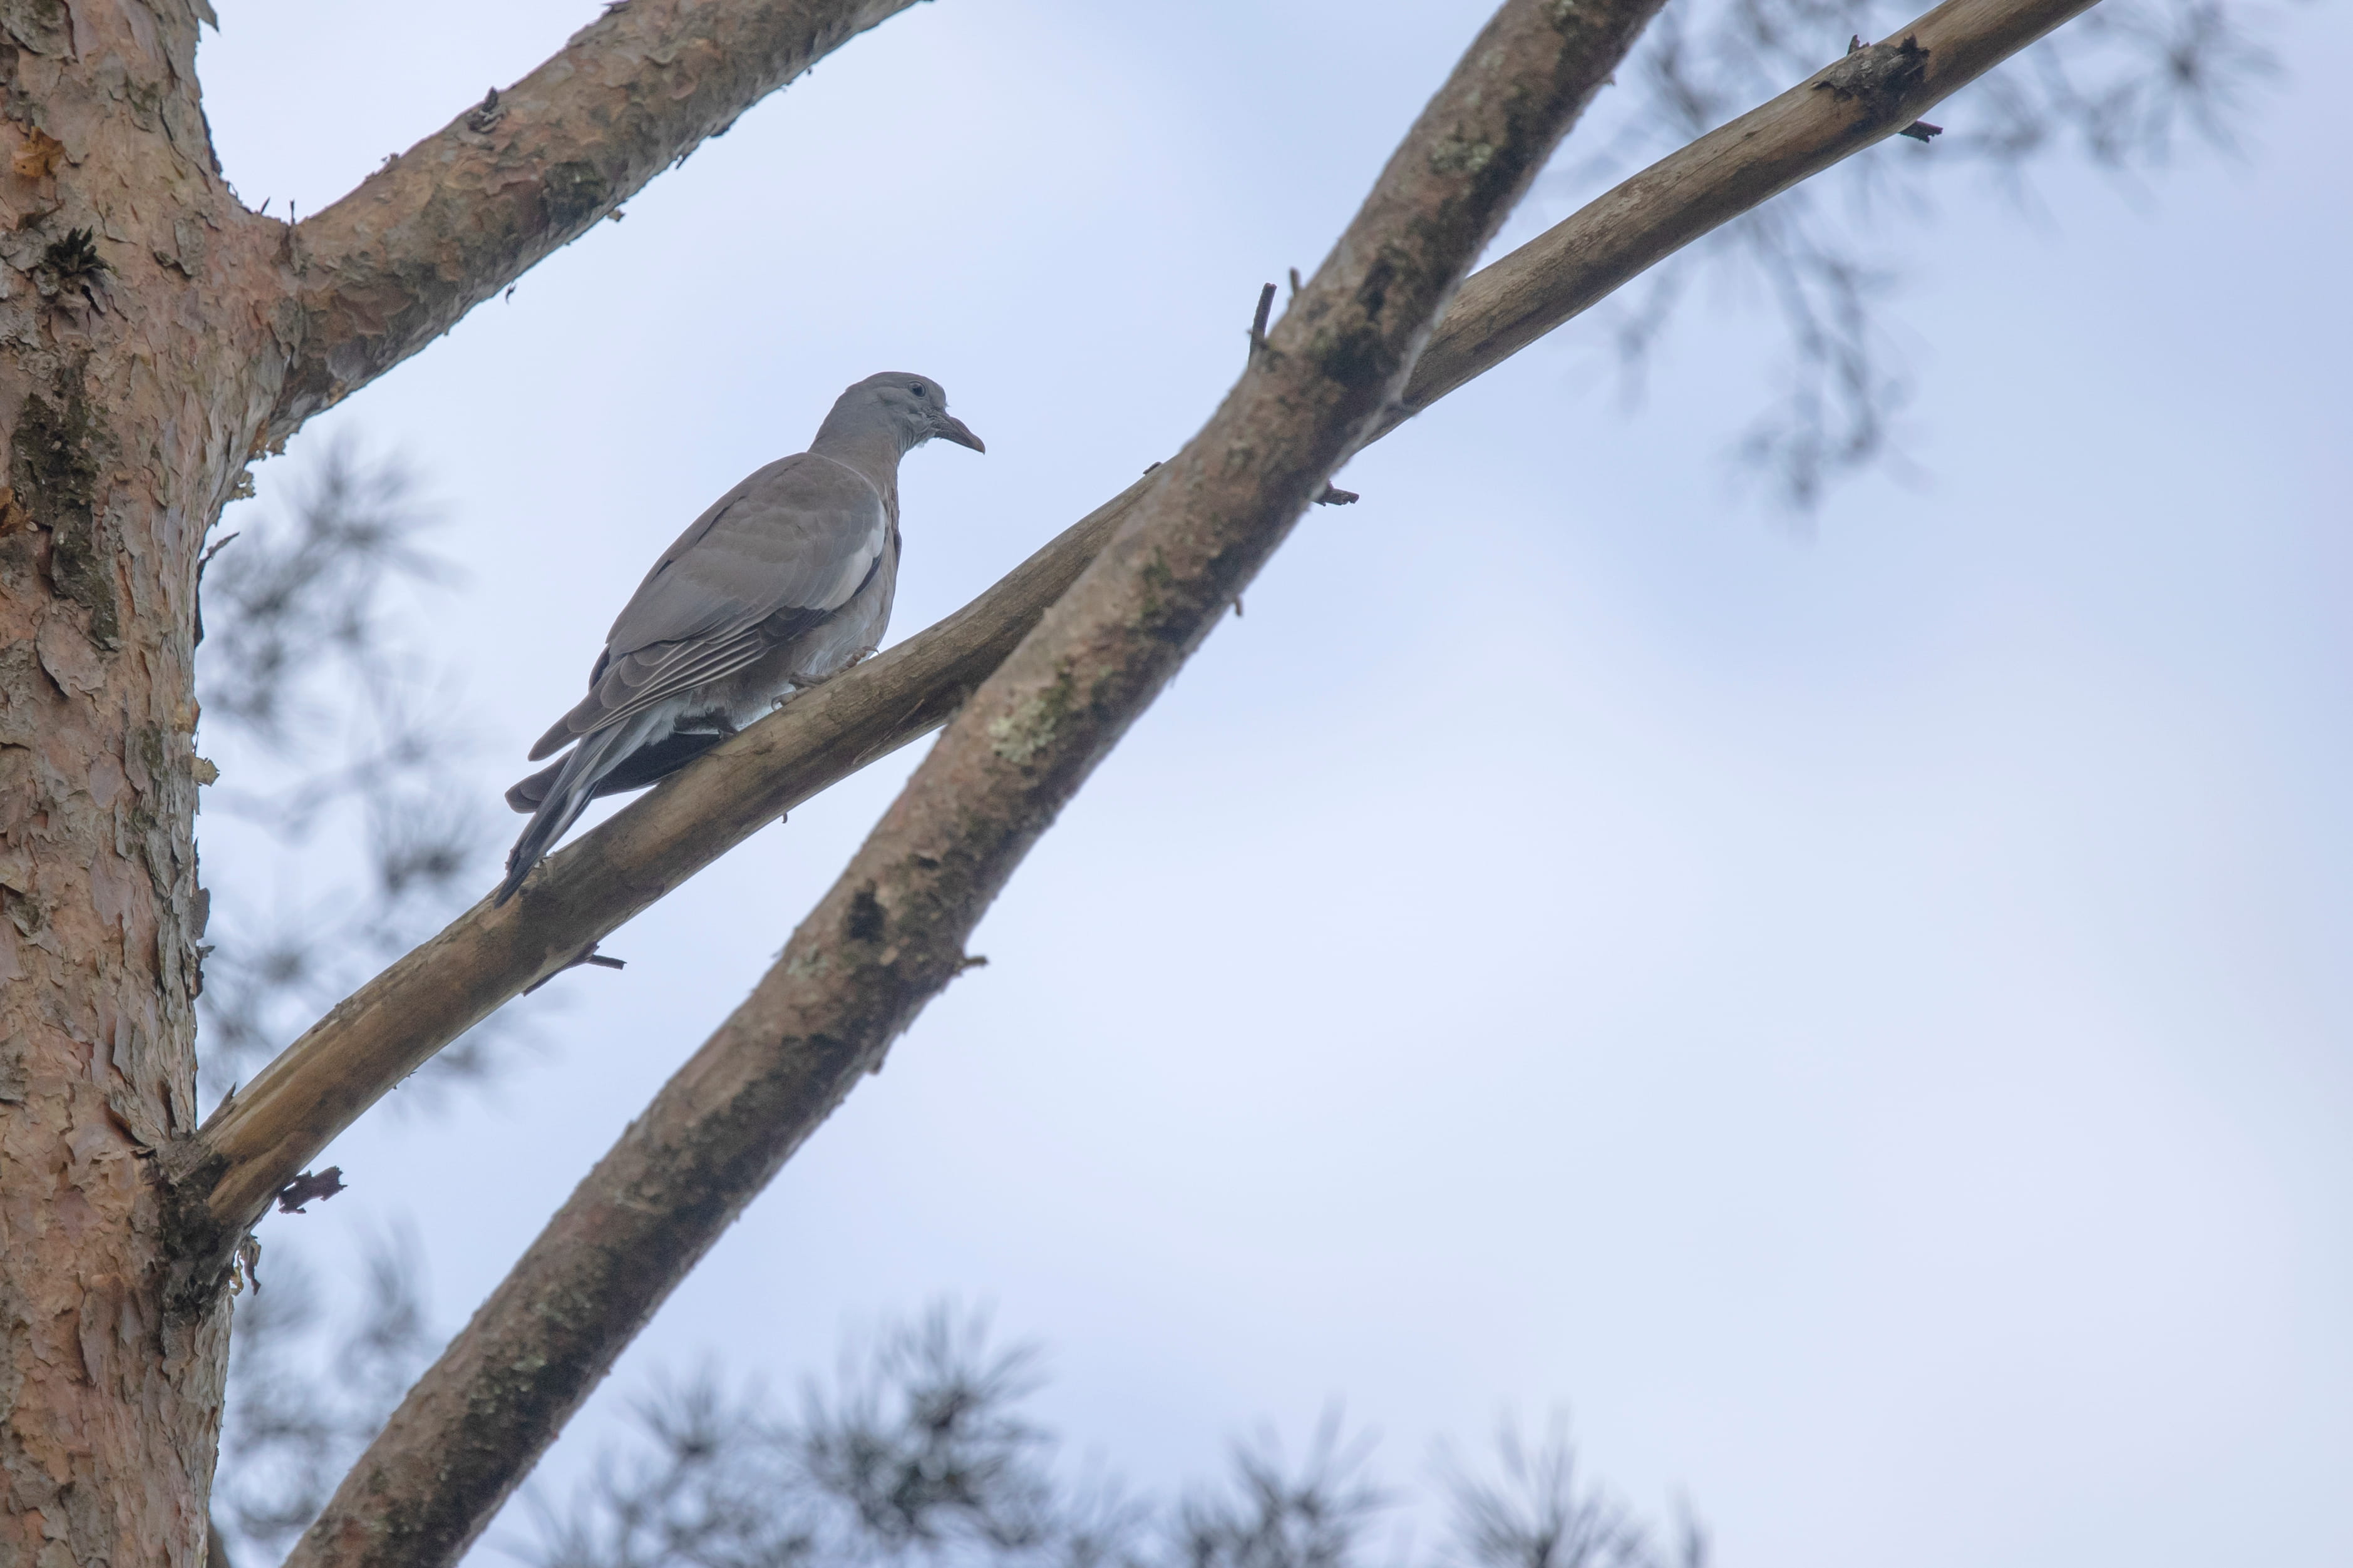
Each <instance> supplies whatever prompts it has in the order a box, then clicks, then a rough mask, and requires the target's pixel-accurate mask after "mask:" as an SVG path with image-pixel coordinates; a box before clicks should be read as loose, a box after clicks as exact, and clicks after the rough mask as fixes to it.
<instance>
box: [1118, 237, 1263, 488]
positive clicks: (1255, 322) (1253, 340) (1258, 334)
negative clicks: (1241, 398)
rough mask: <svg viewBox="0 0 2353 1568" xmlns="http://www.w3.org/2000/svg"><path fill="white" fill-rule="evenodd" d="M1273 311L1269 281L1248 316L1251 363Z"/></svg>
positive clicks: (1257, 352)
mask: <svg viewBox="0 0 2353 1568" xmlns="http://www.w3.org/2000/svg"><path fill="white" fill-rule="evenodd" d="M1273 313H1274V285H1273V284H1271V283H1270V284H1268V285H1267V286H1266V287H1265V288H1263V289H1260V290H1259V291H1258V313H1257V314H1256V315H1253V316H1252V317H1250V362H1251V363H1257V361H1258V354H1259V351H1260V350H1261V349H1262V348H1264V347H1266V323H1267V318H1268V317H1270V316H1271V315H1272V314H1273ZM1147 471H1149V470H1147Z"/></svg>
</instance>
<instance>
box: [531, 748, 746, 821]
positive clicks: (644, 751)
mask: <svg viewBox="0 0 2353 1568" xmlns="http://www.w3.org/2000/svg"><path fill="white" fill-rule="evenodd" d="M732 733H733V731H717V730H708V731H705V730H673V731H670V733H669V734H667V735H663V736H661V737H659V739H657V740H651V741H648V742H646V743H645V744H644V745H642V746H639V747H638V749H637V750H636V751H634V752H630V753H629V754H628V756H626V757H622V758H619V759H617V760H616V761H615V762H614V763H613V765H612V767H611V768H610V769H608V770H607V772H606V773H605V776H604V777H602V778H600V779H598V780H597V781H596V787H595V788H594V789H591V790H590V791H589V792H588V794H589V798H591V799H593V800H602V799H604V798H605V797H606V796H607V795H626V794H628V792H629V791H631V790H633V789H644V788H646V787H647V786H648V785H649V784H659V783H661V781H662V780H664V779H666V778H668V777H670V774H672V773H676V772H678V770H679V769H681V768H682V767H684V766H686V764H687V763H691V762H692V761H694V759H695V758H697V757H699V756H701V755H702V753H703V752H707V751H709V750H711V748H712V747H713V746H715V745H717V744H719V742H722V741H723V740H725V739H726V738H727V736H728V735H729V734H732ZM569 760H570V759H569V758H565V759H561V760H559V761H556V762H553V763H548V764H547V766H545V767H543V768H542V769H540V770H539V772H537V773H533V774H532V775H531V776H530V777H529V778H527V779H520V780H518V781H516V783H515V784H514V787H512V789H510V790H508V791H507V805H510V806H512V808H513V809H515V810H516V811H519V812H521V813H522V814H523V815H524V816H530V815H531V814H532V813H533V812H535V811H537V810H538V809H539V808H540V805H541V804H542V803H543V802H544V801H545V800H546V799H547V796H548V794H549V792H550V791H552V790H554V788H555V780H556V777H557V775H558V774H560V773H563V772H564V764H565V762H567V761H569Z"/></svg>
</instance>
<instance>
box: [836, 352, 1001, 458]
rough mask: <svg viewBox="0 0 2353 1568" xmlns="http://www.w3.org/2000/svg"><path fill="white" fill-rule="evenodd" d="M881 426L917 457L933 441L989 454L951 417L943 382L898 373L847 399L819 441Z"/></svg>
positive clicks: (854, 390) (871, 379)
mask: <svg viewBox="0 0 2353 1568" xmlns="http://www.w3.org/2000/svg"><path fill="white" fill-rule="evenodd" d="M877 424H880V425H881V426H883V427H885V428H887V429H889V430H891V431H892V432H893V433H895V434H896V435H897V436H898V437H899V449H900V450H901V451H902V452H910V451H913V450H914V448H916V447H920V446H922V445H923V443H924V442H926V441H928V440H930V439H932V437H934V436H936V437H939V438H940V439H941V440H943V441H954V442H955V444H956V445H957V446H959V447H971V448H972V449H973V450H974V451H976V452H986V451H987V450H988V448H987V447H984V446H982V445H981V444H980V437H977V436H976V435H974V434H973V433H972V432H971V431H970V430H969V429H967V428H965V422H964V421H963V420H961V419H958V418H957V417H955V416H954V415H952V414H950V413H949V412H948V395H947V394H946V393H944V392H942V391H941V390H940V384H939V383H938V382H936V381H934V380H933V379H932V378H931V377H930V376H928V375H911V374H908V373H907V372H905V371H898V370H886V371H884V372H883V373H882V374H880V375H870V376H868V377H867V378H866V379H865V380H864V381H861V382H860V383H859V384H857V385H855V386H853V387H851V388H850V389H849V391H847V392H845V393H843V394H842V395H841V396H840V397H839V399H838V400H837V401H836V402H835V404H834V405H833V412H832V413H830V414H828V415H827V416H825V426H824V427H823V428H822V429H820V430H819V431H818V440H819V441H823V440H824V439H825V437H826V435H827V433H828V431H836V430H839V432H840V433H842V434H849V432H850V431H851V430H853V429H857V428H860V427H864V428H869V429H871V428H872V427H873V426H875V425H877Z"/></svg>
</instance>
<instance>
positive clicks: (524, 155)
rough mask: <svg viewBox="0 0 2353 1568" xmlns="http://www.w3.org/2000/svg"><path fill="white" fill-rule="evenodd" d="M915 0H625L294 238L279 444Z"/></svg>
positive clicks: (274, 424)
mask: <svg viewBox="0 0 2353 1568" xmlns="http://www.w3.org/2000/svg"><path fill="white" fill-rule="evenodd" d="M913 3H914V0H632V3H631V4H628V5H618V6H612V7H608V8H607V10H606V12H605V14H604V15H603V16H601V17H599V18H598V19H597V20H596V21H594V22H591V23H590V24H589V25H588V26H586V27H583V28H582V29H580V31H579V32H577V33H575V34H574V35H573V37H572V39H571V41H570V42H569V43H567V44H566V45H565V47H564V49H563V50H562V52H561V53H558V54H557V55H555V56H554V57H553V58H550V59H549V60H548V61H547V62H546V63H545V64H543V65H542V66H541V67H540V68H538V69H537V70H534V71H533V72H532V73H531V74H530V75H529V76H527V77H525V78H523V79H522V80H521V81H519V82H517V83H515V84H514V86H512V87H510V88H506V89H501V90H498V91H495V92H493V93H491V94H490V95H489V96H488V97H487V98H485V100H483V101H482V102H481V103H480V104H479V105H477V106H475V107H474V108H472V109H470V110H466V111H465V112H464V113H462V114H460V115H459V116H458V118H457V119H455V120H453V121H450V122H449V123H448V125H446V126H444V127H442V129H441V130H440V131H438V132H436V133H435V134H433V135H431V136H428V137H427V138H426V139H425V140H424V141H422V142H418V143H417V145H416V146H414V147H412V148H410V149H409V150H408V151H407V152H406V153H403V154H401V155H400V156H399V157H397V158H394V159H392V160H390V161H389V162H387V163H385V166H384V167H383V168H382V169H379V170H377V171H376V172H375V174H371V175H369V176H368V177H367V179H366V181H365V182H364V183H363V184H361V185H360V187H359V188H358V189H357V190H355V191H353V193H352V194H351V195H347V196H345V197H344V198H343V200H341V201H339V202H337V203H336V204H335V205H333V206H331V207H329V208H328V209H327V210H326V211H324V212H322V213H320V214H318V215H317V216H313V217H309V218H305V219H303V220H302V222H301V224H299V225H298V226H296V227H295V230H294V255H295V257H296V258H297V259H298V264H299V267H300V273H301V293H300V297H299V298H300V304H301V315H300V321H301V342H300V346H299V348H298V350H297V352H296V354H295V357H294V363H293V364H292V366H291V367H290V373H289V374H288V375H287V378H286V382H285V389H284V393H283V395H282V397H281V400H280V404H279V405H278V407H277V408H276V409H275V410H273V411H272V413H271V416H270V427H269V439H271V440H280V439H283V437H285V436H286V435H287V434H288V433H289V432H290V431H291V430H292V429H293V428H294V427H295V426H298V425H300V424H301V422H302V421H303V420H304V419H307V418H309V417H310V416H311V415H312V414H314V413H316V412H317V411H318V410H320V409H321V408H323V407H326V406H328V405H331V404H333V403H336V402H338V401H340V400H341V399H342V398H343V396H344V395H347V394H348V393H350V392H351V391H352V390H353V388H355V387H358V386H360V385H363V384H365V383H367V382H369V381H372V380H374V379H375V377H376V376H379V375H381V374H384V373H385V371H386V370H389V369H390V368H392V366H394V365H395V364H397V363H399V362H400V361H402V360H404V359H406V358H407V357H408V356H409V355H410V354H412V353H416V352H417V350H418V349H420V348H422V347H424V346H425V345H426V344H427V343H428V342H432V341H433V340H434V339H435V338H436V337H438V336H439V335H440V334H441V333H442V332H444V331H448V329H449V327H450V325H451V324H452V323H453V322H455V321H457V320H458V318H459V317H460V316H462V315H464V314H465V313H466V312H467V311H468V310H472V309H473V308H474V307H475V306H476V305H478V304H480V302H481V301H483V300H487V299H489V298H490V297H491V295H492V294H495V293H497V292H498V291H499V290H500V289H503V288H505V287H506V286H507V285H508V284H509V283H511V282H512V281H514V279H516V278H518V277H520V276H521V275H522V272H523V271H524V270H525V269H526V268H529V267H530V266H531V265H532V264H533V263H534V262H536V261H538V260H539V259H540V258H542V257H544V256H546V255H547V254H548V253H549V252H551V251H553V250H554V249H556V248H558V247H561V246H564V245H567V244H569V243H570V242H571V241H572V240H574V239H575V238H577V237H579V236H580V235H581V234H582V233H584V232H585V231H586V230H587V229H588V227H589V226H592V225H593V224H595V223H596V221H597V220H598V219H599V218H603V217H607V216H611V215H612V214H613V213H614V212H615V211H616V210H617V208H618V207H619V206H620V205H621V203H622V202H624V201H626V200H627V199H628V198H629V197H630V196H632V195H636V194H637V192H638V190H639V189H640V188H641V187H642V186H643V185H644V184H645V183H646V182H647V181H648V180H650V179H652V178H653V177H654V176H655V175H656V174H659V173H660V172H661V171H662V169H663V168H664V167H665V166H667V165H669V164H670V163H673V162H676V161H679V160H682V159H684V158H685V156H686V155H687V154H688V153H691V152H692V151H693V150H694V148H695V147H696V146H697V145H698V144H699V143H701V142H702V141H703V139H704V138H706V137H711V136H717V135H720V134H722V133H723V132H725V131H726V129H727V128H728V126H730V125H732V124H733V122H734V121H735V117H736V116H737V115H739V114H741V113H743V112H744V110H745V109H746V108H747V107H749V106H750V105H752V104H754V103H755V102H757V101H758V100H761V99H762V98H765V97H766V96H767V95H768V94H769V93H771V92H773V91H775V90H776V89H777V88H780V87H782V86H784V85H785V84H786V82H789V81H791V80H792V79H794V78H796V77H797V76H799V75H800V74H801V73H802V72H804V71H806V70H807V69H808V68H809V67H811V66H812V65H814V64H816V63H817V62H818V60H819V59H821V58H824V57H825V56H826V55H828V54H829V53H831V52H832V51H833V50H834V49H836V48H839V47H840V46H841V45H842V44H844V43H846V42H848V41H849V39H850V38H851V37H855V36H856V35H857V34H859V33H860V32H863V31H865V30H866V29H867V28H869V27H871V26H874V25H875V24H877V23H878V22H881V21H882V20H884V19H885V18H887V17H889V16H893V15H895V14H897V13H898V12H900V11H902V10H904V9H906V8H907V7H908V6H909V5H913Z"/></svg>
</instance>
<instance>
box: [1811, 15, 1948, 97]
mask: <svg viewBox="0 0 2353 1568" xmlns="http://www.w3.org/2000/svg"><path fill="white" fill-rule="evenodd" d="M1927 74H1928V51H1927V50H1926V49H1924V48H1922V47H1920V40H1919V38H1918V37H1917V36H1916V35H1914V34H1910V33H1906V34H1905V36H1904V40H1903V42H1901V43H1894V44H1891V43H1887V42H1885V41H1882V42H1879V43H1876V44H1866V43H1864V42H1863V41H1862V37H1861V36H1860V35H1858V36H1856V37H1852V38H1850V39H1849V40H1847V51H1846V56H1845V58H1842V59H1841V60H1839V61H1838V62H1837V63H1835V64H1834V65H1832V66H1831V68H1829V69H1827V70H1825V71H1823V72H1822V73H1821V79H1820V80H1819V81H1817V82H1815V83H1814V90H1815V91H1816V92H1823V91H1828V92H1831V93H1834V94H1836V95H1837V97H1838V100H1839V101H1840V102H1841V103H1844V102H1847V101H1849V100H1853V99H1861V100H1862V101H1863V103H1864V105H1865V106H1866V107H1868V108H1869V109H1871V110H1874V111H1876V112H1879V113H1885V112H1886V111H1887V110H1890V109H1892V108H1894V106H1895V104H1896V103H1897V102H1899V101H1901V100H1903V98H1904V97H1905V95H1906V94H1908V93H1909V92H1911V91H1912V89H1915V88H1916V87H1918V86H1919V85H1920V83H1921V81H1922V79H1924V78H1926V76H1927Z"/></svg>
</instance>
